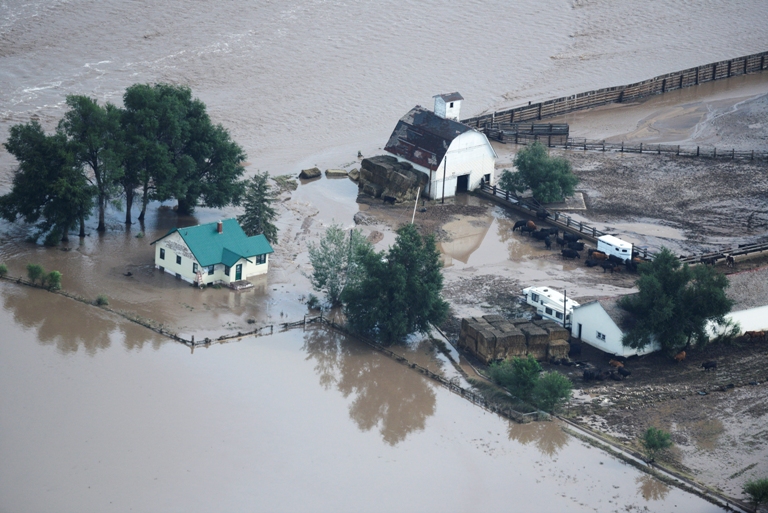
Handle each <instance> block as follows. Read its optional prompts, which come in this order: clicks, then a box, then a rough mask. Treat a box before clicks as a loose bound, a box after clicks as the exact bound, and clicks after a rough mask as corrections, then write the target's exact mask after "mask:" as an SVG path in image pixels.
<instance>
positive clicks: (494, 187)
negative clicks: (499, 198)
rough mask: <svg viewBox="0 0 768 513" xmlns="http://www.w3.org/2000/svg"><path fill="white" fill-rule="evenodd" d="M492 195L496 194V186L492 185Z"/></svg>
mask: <svg viewBox="0 0 768 513" xmlns="http://www.w3.org/2000/svg"><path fill="white" fill-rule="evenodd" d="M493 195H494V196H496V186H495V185H494V186H493Z"/></svg>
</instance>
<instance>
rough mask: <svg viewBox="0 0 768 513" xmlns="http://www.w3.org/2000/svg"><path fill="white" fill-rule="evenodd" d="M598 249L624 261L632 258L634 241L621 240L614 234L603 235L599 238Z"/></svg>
mask: <svg viewBox="0 0 768 513" xmlns="http://www.w3.org/2000/svg"><path fill="white" fill-rule="evenodd" d="M597 250H598V251H602V252H603V253H605V254H606V255H613V256H615V257H616V258H620V259H621V261H622V262H626V261H627V260H632V243H631V242H626V241H623V240H621V239H620V238H618V237H614V236H613V235H601V236H600V237H598V238H597Z"/></svg>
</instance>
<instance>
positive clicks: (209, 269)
mask: <svg viewBox="0 0 768 513" xmlns="http://www.w3.org/2000/svg"><path fill="white" fill-rule="evenodd" d="M213 270H214V266H212V265H209V266H208V274H213Z"/></svg>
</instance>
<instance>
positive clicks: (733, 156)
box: [731, 148, 736, 160]
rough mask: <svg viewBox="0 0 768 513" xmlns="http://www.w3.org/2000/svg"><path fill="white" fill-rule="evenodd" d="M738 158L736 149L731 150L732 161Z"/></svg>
mask: <svg viewBox="0 0 768 513" xmlns="http://www.w3.org/2000/svg"><path fill="white" fill-rule="evenodd" d="M735 158H736V148H732V149H731V160H733V159H735Z"/></svg>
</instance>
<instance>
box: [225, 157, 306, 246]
mask: <svg viewBox="0 0 768 513" xmlns="http://www.w3.org/2000/svg"><path fill="white" fill-rule="evenodd" d="M274 200H275V193H274V191H273V190H272V187H271V186H270V185H269V173H267V172H266V171H264V172H263V173H256V174H255V175H254V176H253V178H251V179H250V180H248V181H247V182H246V184H245V196H244V198H243V210H244V212H243V213H242V215H239V216H237V222H239V223H240V226H241V227H242V228H243V231H245V233H246V235H248V236H249V237H252V236H254V235H260V234H263V235H264V237H266V238H267V240H268V241H269V243H270V244H277V227H276V226H275V225H274V222H273V221H274V220H275V218H276V217H277V212H276V211H275V209H274V208H272V202H273V201H274ZM310 255H311V253H310Z"/></svg>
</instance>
